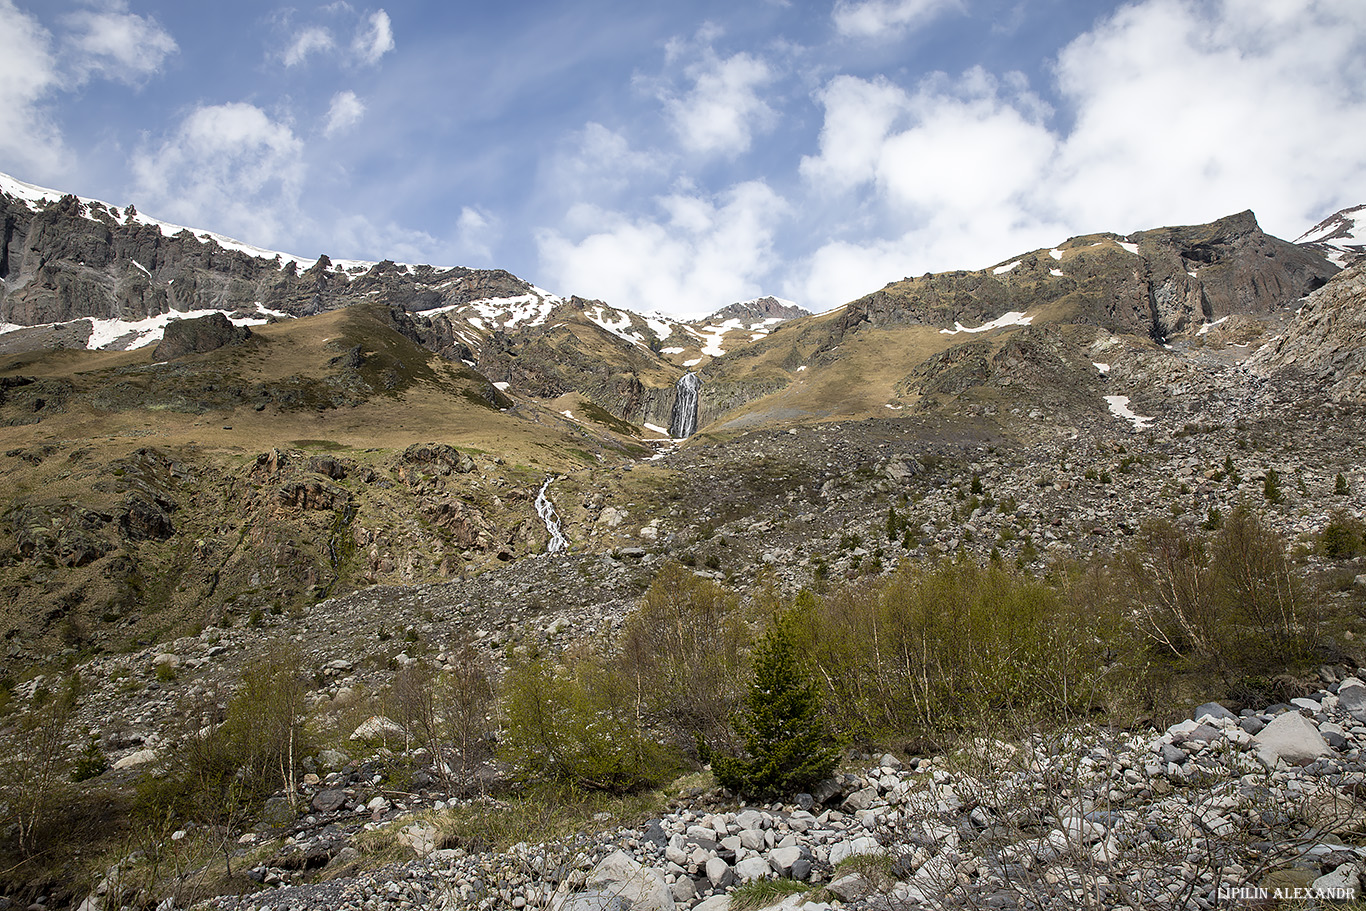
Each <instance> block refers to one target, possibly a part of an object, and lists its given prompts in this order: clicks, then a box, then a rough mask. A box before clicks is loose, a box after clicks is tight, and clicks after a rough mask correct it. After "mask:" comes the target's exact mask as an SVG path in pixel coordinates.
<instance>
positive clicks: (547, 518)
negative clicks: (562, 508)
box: [536, 477, 569, 554]
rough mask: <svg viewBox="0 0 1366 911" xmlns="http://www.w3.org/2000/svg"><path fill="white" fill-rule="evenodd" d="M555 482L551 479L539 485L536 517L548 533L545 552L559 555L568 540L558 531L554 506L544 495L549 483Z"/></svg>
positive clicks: (558, 521)
mask: <svg viewBox="0 0 1366 911" xmlns="http://www.w3.org/2000/svg"><path fill="white" fill-rule="evenodd" d="M553 480H555V479H554V478H553V477H551V478H546V479H545V483H544V484H542V485H541V489H540V492H538V493H537V494H536V515H538V516H540V517H541V521H542V522H544V523H545V530H546V531H547V532H549V533H550V543H549V544H547V545H546V547H545V552H546V553H548V554H554V553H559V552H560V551H562V550H564V549H565V548H567V547H568V546H569V541H568V539H566V538H565V536H564V532H562V531H560V517H559V516H558V515H556V514H555V504H554V503H552V502H550V497H548V496H546V495H545V493H546V491H547V490H549V489H550V482H551V481H553Z"/></svg>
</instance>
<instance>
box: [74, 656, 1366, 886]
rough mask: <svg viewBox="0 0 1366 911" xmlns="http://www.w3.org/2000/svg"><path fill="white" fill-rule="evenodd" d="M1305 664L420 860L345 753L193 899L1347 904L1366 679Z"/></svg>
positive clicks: (414, 802)
mask: <svg viewBox="0 0 1366 911" xmlns="http://www.w3.org/2000/svg"><path fill="white" fill-rule="evenodd" d="M1320 673H1321V676H1322V678H1323V682H1324V688H1323V689H1321V690H1320V691H1318V692H1316V693H1314V694H1312V695H1311V696H1306V697H1301V698H1296V699H1294V700H1292V702H1291V703H1286V704H1279V705H1274V706H1271V707H1269V708H1267V709H1265V710H1263V711H1251V710H1245V711H1243V712H1242V713H1240V714H1234V713H1233V712H1231V711H1229V710H1227V709H1226V708H1224V707H1223V706H1221V705H1219V704H1217V703H1207V704H1205V705H1202V706H1199V707H1198V708H1197V709H1195V710H1194V711H1193V712H1191V713H1190V714H1191V717H1190V718H1188V719H1186V720H1184V721H1180V722H1178V723H1176V724H1173V725H1171V726H1170V727H1168V728H1166V729H1165V730H1155V729H1146V730H1134V731H1117V730H1105V729H1098V728H1087V727H1076V728H1070V729H1065V730H1059V731H1055V732H1050V733H1046V734H1044V733H1036V734H1033V735H1027V736H1024V737H1022V738H1020V739H1018V740H1015V741H1013V742H1007V741H1005V740H997V739H981V740H978V741H975V742H969V743H966V744H964V745H963V746H962V747H961V748H960V749H958V750H955V751H953V752H951V753H947V754H943V755H938V756H932V757H931V756H922V757H916V756H905V757H897V756H893V755H891V754H886V755H883V756H881V757H877V758H875V759H874V758H872V757H862V758H861V759H859V758H854V759H852V760H851V762H849V763H847V764H846V769H847V771H844V772H842V773H840V774H839V775H837V777H836V778H835V779H832V780H830V781H828V782H826V783H825V784H823V785H822V786H821V787H820V788H817V789H815V790H816V792H815V793H813V794H804V795H798V796H797V798H796V799H795V801H794V802H792V803H785V804H771V805H744V804H734V803H728V802H727V800H726V797H725V795H724V794H722V793H720V792H716V791H709V792H706V793H701V794H694V795H692V796H691V797H690V798H688V799H685V800H682V801H680V802H678V805H677V806H676V808H675V809H673V810H671V811H670V812H669V813H668V814H666V815H664V816H662V817H659V818H655V819H651V820H648V821H644V822H642V823H641V824H639V825H637V826H634V827H625V828H620V829H616V830H612V831H607V832H603V833H600V834H596V835H592V836H588V835H579V836H576V837H574V838H571V839H568V840H563V841H556V842H551V843H527V842H524V843H520V844H517V845H515V846H513V847H512V848H511V849H509V850H507V851H503V852H475V851H469V850H466V849H463V848H443V847H441V846H440V841H441V838H440V832H441V830H442V827H441V817H442V814H443V813H446V812H448V811H449V810H448V805H447V802H446V801H445V800H442V799H440V798H433V797H432V796H430V795H431V794H432V793H434V792H430V791H426V790H425V789H423V788H418V787H414V790H413V791H412V793H409V794H403V795H394V794H391V795H389V796H383V795H381V794H377V793H375V791H374V788H373V787H368V786H373V784H374V783H375V779H372V777H371V775H372V772H373V767H372V766H369V765H367V763H368V761H369V760H367V759H365V758H360V759H356V760H347V762H346V765H345V766H344V767H343V768H340V769H336V770H334V771H330V772H326V773H325V774H324V775H323V776H321V777H320V776H318V775H310V776H309V778H308V779H307V781H308V782H309V783H307V784H306V785H305V788H304V793H303V795H302V797H303V800H304V801H305V803H304V804H303V805H302V809H301V810H300V812H299V813H298V814H297V815H295V814H292V813H290V812H288V811H287V809H286V808H285V807H284V805H283V802H282V801H278V800H277V801H276V802H275V803H274V807H275V810H276V811H277V812H278V813H279V814H280V816H279V818H277V820H276V822H277V825H276V826H274V827H264V828H262V829H261V830H260V831H259V832H255V833H248V834H247V835H245V836H243V837H242V839H241V842H240V844H239V846H238V848H237V851H238V853H239V855H241V856H243V857H246V856H252V855H253V852H255V854H254V856H260V847H261V845H260V843H261V842H262V841H263V840H269V839H272V838H273V839H276V842H275V845H276V849H275V851H274V853H273V854H272V855H270V856H269V859H267V860H264V861H260V862H258V863H257V864H256V865H255V866H254V867H252V868H251V871H250V876H251V878H252V879H254V880H256V881H257V882H259V883H260V884H261V886H262V888H263V891H260V892H257V893H255V894H251V895H245V896H242V897H236V898H232V897H220V898H217V899H213V900H211V901H209V902H208V903H207V904H205V905H204V906H203V907H206V908H207V907H212V908H216V909H221V911H286V909H288V911H312V909H318V911H321V909H324V908H325V909H329V911H335V909H363V911H380V909H408V908H440V909H450V911H454V909H460V911H466V909H468V911H493V909H503V908H511V909H523V908H553V909H556V911H607V909H619V911H625V909H636V911H641V909H648V911H682V909H694V908H696V909H702V911H726V909H728V908H729V907H730V905H731V902H732V900H733V899H734V898H735V896H736V895H737V890H748V891H753V887H752V886H748V885H747V884H750V883H754V882H757V881H760V880H775V881H776V880H782V881H785V883H786V884H787V886H788V888H787V889H786V890H785V891H775V892H773V893H771V901H770V903H772V904H777V903H778V902H779V900H781V901H782V905H783V907H785V908H788V909H798V908H803V909H806V911H824V909H826V908H830V907H841V906H843V907H857V908H863V907H878V908H896V909H906V911H911V909H914V908H917V907H926V908H946V907H955V908H956V907H961V908H1026V907H1029V908H1035V907H1038V908H1043V907H1082V906H1087V907H1143V908H1154V907H1171V908H1217V907H1226V906H1228V905H1229V903H1230V902H1231V901H1233V900H1234V899H1238V898H1248V897H1253V898H1255V897H1257V896H1261V895H1265V896H1267V897H1274V896H1275V895H1277V894H1281V895H1286V896H1289V895H1298V896H1300V897H1307V896H1310V895H1311V894H1313V895H1318V896H1321V897H1327V898H1346V897H1349V896H1352V895H1355V894H1356V893H1357V892H1358V890H1360V888H1361V875H1362V872H1363V870H1366V837H1364V836H1363V831H1362V821H1363V819H1366V803H1363V800H1362V798H1363V796H1366V752H1364V751H1366V684H1363V683H1362V679H1361V677H1362V676H1366V669H1360V670H1358V671H1356V675H1360V676H1356V675H1349V674H1348V672H1347V669H1343V668H1334V667H1325V668H1323V669H1322V670H1321V672H1320ZM334 758H340V759H345V757H334ZM870 760H871V761H870ZM424 778H425V776H424ZM430 783H431V779H430V778H425V780H424V779H416V780H415V781H414V785H415V786H416V785H418V784H430ZM372 794H374V796H370V795H372ZM482 800H485V801H487V800H488V798H483V799H482ZM450 806H451V807H453V806H455V804H454V802H452V803H451V804H450ZM494 808H496V803H495V804H494ZM282 831H283V832H287V833H288V834H285V835H284V836H283V837H280V836H279V834H278V833H279V832H282ZM272 833H276V834H272ZM364 833H372V834H370V835H369V837H371V838H373V837H376V836H375V835H374V834H373V833H380V834H382V835H384V836H385V837H386V838H388V839H390V840H391V841H392V843H394V844H396V845H400V846H402V847H403V849H404V853H407V854H408V855H409V857H410V859H409V860H407V861H406V862H402V863H396V864H391V865H388V866H385V867H382V868H380V869H377V870H372V871H369V872H363V873H360V874H354V873H353V874H349V875H343V876H341V877H339V878H335V879H331V880H328V881H323V882H300V880H302V879H314V878H316V877H318V876H319V875H320V874H321V875H322V876H326V875H327V874H328V872H329V870H346V869H347V868H348V866H354V864H355V862H356V860H357V858H358V857H359V854H358V852H357V850H356V848H355V847H354V846H353V843H354V842H355V840H356V839H358V838H365V837H367V836H366V835H365V834H364ZM115 879H116V877H115ZM111 883H114V880H106V882H105V883H104V884H103V886H102V890H103V893H104V894H107V893H108V892H109V890H110V888H111ZM1240 890H1241V891H1240ZM1259 890H1261V891H1259ZM1277 890H1280V892H1279V893H1278V892H1277ZM1296 890H1299V891H1296ZM104 894H102V892H101V890H100V889H97V890H96V893H95V894H94V895H92V896H91V897H90V899H89V900H88V901H87V902H86V904H85V905H84V906H83V907H84V908H85V909H86V911H95V909H101V908H104V907H105V904H104V901H103V900H104ZM784 896H786V897H784ZM110 907H112V906H110ZM165 907H167V908H168V909H169V908H170V907H173V903H172V904H166V905H165Z"/></svg>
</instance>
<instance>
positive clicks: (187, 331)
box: [152, 313, 251, 361]
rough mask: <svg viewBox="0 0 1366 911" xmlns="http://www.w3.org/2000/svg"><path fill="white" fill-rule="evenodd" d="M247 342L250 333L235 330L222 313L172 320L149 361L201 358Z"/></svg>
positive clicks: (238, 329) (244, 327) (243, 329)
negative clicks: (229, 346)
mask: <svg viewBox="0 0 1366 911" xmlns="http://www.w3.org/2000/svg"><path fill="white" fill-rule="evenodd" d="M249 338H251V330H250V329H248V328H247V327H246V326H234V325H233V324H232V323H231V322H230V321H229V320H228V318H227V317H226V316H224V315H223V314H222V313H210V314H209V315H208V316H201V317H199V318H198V319H174V320H171V321H170V322H169V323H167V324H166V330H165V331H164V332H163V333H162V336H161V341H160V342H158V343H157V346H156V348H155V350H153V351H152V359H153V360H157V361H170V360H175V359H176V358H178V357H185V356H187V355H190V354H203V353H205V352H207V351H216V350H217V349H219V348H223V347H226V346H228V345H240V344H242V343H243V342H245V341H246V340H247V339H249Z"/></svg>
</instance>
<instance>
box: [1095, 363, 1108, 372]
mask: <svg viewBox="0 0 1366 911" xmlns="http://www.w3.org/2000/svg"><path fill="white" fill-rule="evenodd" d="M1091 366H1092V367H1095V368H1096V369H1097V370H1099V371H1100V372H1101V373H1109V372H1110V365H1109V364H1102V363H1100V362H1098V361H1092V362H1091Z"/></svg>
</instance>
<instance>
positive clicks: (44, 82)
mask: <svg viewBox="0 0 1366 911" xmlns="http://www.w3.org/2000/svg"><path fill="white" fill-rule="evenodd" d="M60 87H61V77H60V75H59V73H58V71H57V61H56V58H55V57H54V56H53V53H52V36H51V35H50V34H49V33H48V31H47V30H46V29H45V28H43V27H42V25H41V24H40V23H39V22H38V20H37V19H36V18H34V17H33V16H30V15H28V14H27V13H24V12H22V11H21V10H19V9H18V8H16V7H15V5H14V3H13V2H12V0H0V161H4V162H5V167H6V170H9V169H13V170H14V171H16V172H17V175H16V176H20V177H27V178H29V179H45V178H46V177H47V176H52V175H56V174H58V173H60V172H61V170H62V168H63V166H64V163H65V161H66V150H65V148H64V146H63V144H62V135H61V131H60V130H59V129H58V128H57V125H56V124H55V123H54V122H53V121H52V118H51V117H50V115H49V114H48V111H47V108H46V107H45V105H44V101H45V100H46V99H47V98H48V96H49V95H50V94H51V93H52V92H53V91H54V90H55V89H58V88H60ZM30 175H31V177H30Z"/></svg>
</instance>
